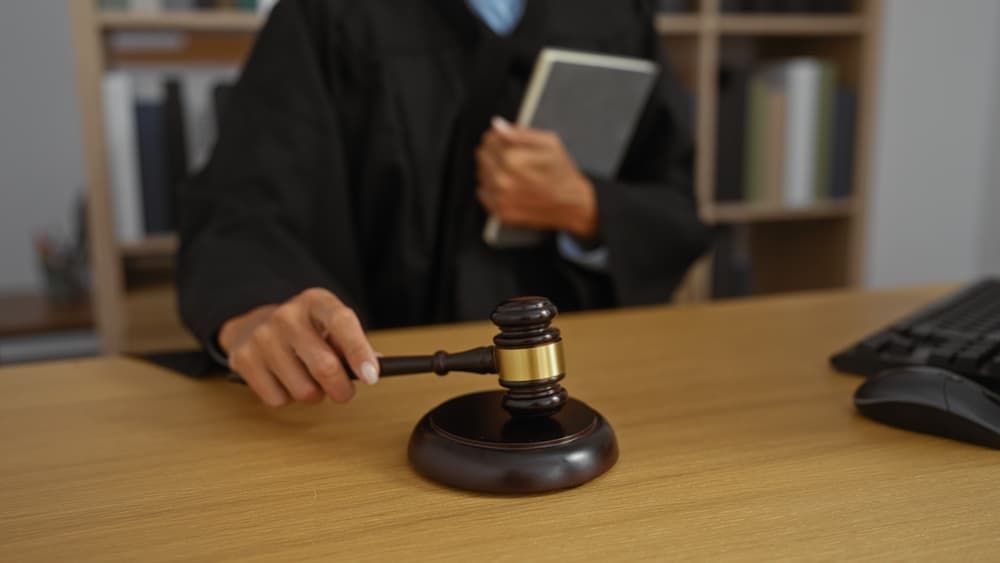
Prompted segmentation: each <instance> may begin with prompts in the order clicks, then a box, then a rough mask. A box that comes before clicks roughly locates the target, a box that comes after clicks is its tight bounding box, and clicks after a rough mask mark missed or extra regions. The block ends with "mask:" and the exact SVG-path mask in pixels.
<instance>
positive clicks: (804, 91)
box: [783, 58, 823, 207]
mask: <svg viewBox="0 0 1000 563" xmlns="http://www.w3.org/2000/svg"><path fill="white" fill-rule="evenodd" d="M822 72H823V69H822V65H821V63H820V62H819V61H818V60H816V59H812V58H796V59H792V60H790V61H788V62H786V63H785V73H784V74H785V85H786V88H787V90H786V95H787V105H786V112H787V113H786V119H785V163H784V182H783V183H784V201H785V205H787V206H789V207H805V206H808V205H811V204H812V203H814V202H815V200H816V189H815V179H816V151H817V146H816V144H817V129H818V127H819V93H820V92H819V91H820V82H821V80H822Z"/></svg>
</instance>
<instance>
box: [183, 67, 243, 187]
mask: <svg viewBox="0 0 1000 563" xmlns="http://www.w3.org/2000/svg"><path fill="white" fill-rule="evenodd" d="M238 73H239V70H238V69H237V68H236V67H229V66H222V67H213V68H207V67H206V68H199V69H188V70H187V71H186V72H184V73H183V74H181V75H180V76H181V84H182V86H181V95H182V97H183V100H184V131H185V133H186V134H187V150H188V166H189V167H190V169H191V170H192V171H195V170H200V169H201V167H202V166H204V165H205V162H207V161H208V157H209V155H210V154H211V152H212V147H213V146H214V145H215V140H216V138H217V137H218V131H217V128H216V121H217V117H216V115H215V105H214V101H213V97H212V92H213V89H214V88H215V87H216V86H217V85H219V84H222V83H232V82H235V81H236V78H237V75H238Z"/></svg>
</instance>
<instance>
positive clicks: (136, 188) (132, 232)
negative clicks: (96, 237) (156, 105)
mask: <svg viewBox="0 0 1000 563" xmlns="http://www.w3.org/2000/svg"><path fill="white" fill-rule="evenodd" d="M102 93H103V96H102V102H103V105H104V130H105V137H106V139H107V155H106V158H107V162H108V172H109V174H108V180H109V183H110V186H109V188H110V192H111V194H110V196H111V200H112V208H113V215H114V221H115V234H116V235H117V238H118V241H119V242H138V241H140V240H142V238H143V233H144V231H145V226H144V224H143V213H142V194H141V192H140V183H139V182H140V180H139V157H138V152H137V148H136V138H135V132H136V124H135V114H134V113H133V110H132V104H133V100H134V98H135V95H134V90H133V85H132V79H131V77H130V76H128V75H127V74H125V73H123V72H109V73H108V74H107V75H105V76H104V79H103V82H102Z"/></svg>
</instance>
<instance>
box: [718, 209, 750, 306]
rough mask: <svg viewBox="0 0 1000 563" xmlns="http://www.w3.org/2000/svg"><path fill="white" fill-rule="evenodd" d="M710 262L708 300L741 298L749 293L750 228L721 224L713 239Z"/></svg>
mask: <svg viewBox="0 0 1000 563" xmlns="http://www.w3.org/2000/svg"><path fill="white" fill-rule="evenodd" d="M712 256H713V260H712V298H713V299H726V298H731V297H745V296H748V295H750V294H751V293H752V292H753V261H752V258H751V253H750V227H749V226H747V225H725V226H722V227H720V228H719V229H718V230H717V232H716V236H715V248H714V251H713V254H712Z"/></svg>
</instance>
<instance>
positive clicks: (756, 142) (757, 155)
mask: <svg viewBox="0 0 1000 563" xmlns="http://www.w3.org/2000/svg"><path fill="white" fill-rule="evenodd" d="M748 92H749V101H748V103H747V112H746V142H745V143H744V149H745V150H744V156H743V170H744V174H743V178H744V182H745V183H744V187H743V199H744V200H745V201H751V202H752V201H760V199H761V196H762V195H763V193H764V190H763V180H764V178H763V166H764V149H765V146H764V128H765V124H766V123H767V83H766V82H765V79H764V76H763V75H762V74H761V73H756V74H754V76H753V78H751V79H750V85H749V87H748Z"/></svg>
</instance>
